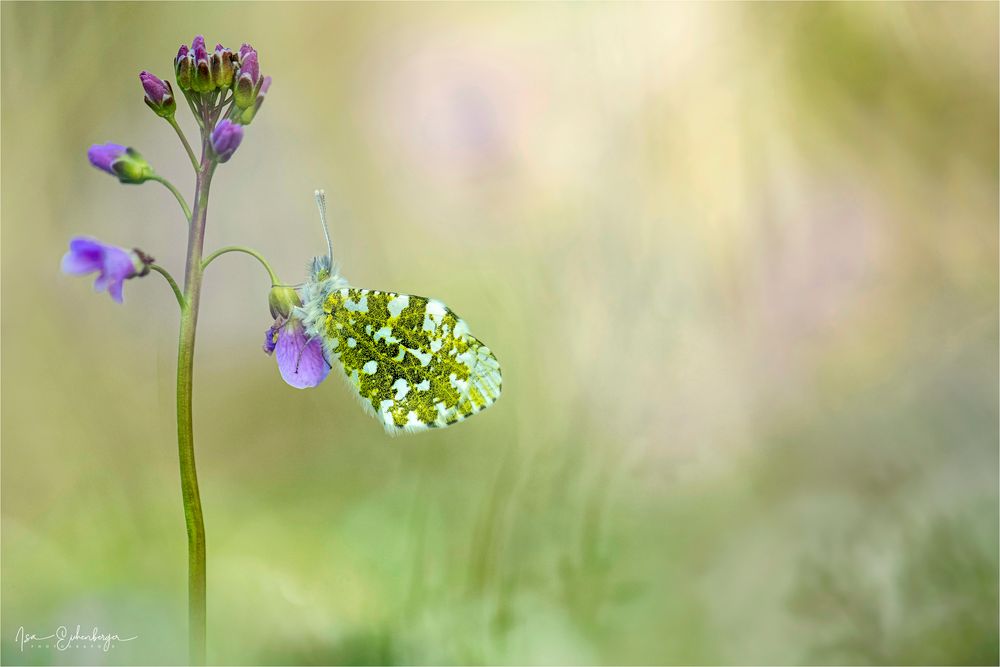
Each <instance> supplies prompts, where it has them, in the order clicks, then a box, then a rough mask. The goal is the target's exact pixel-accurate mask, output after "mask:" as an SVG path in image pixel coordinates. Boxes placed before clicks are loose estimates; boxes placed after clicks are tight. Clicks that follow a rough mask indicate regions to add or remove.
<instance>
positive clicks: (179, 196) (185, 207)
mask: <svg viewBox="0 0 1000 667" xmlns="http://www.w3.org/2000/svg"><path fill="white" fill-rule="evenodd" d="M149 180H151V181H156V182H157V183H162V184H163V187H165V188H166V189H167V190H170V192H171V193H173V195H174V198H175V199H176V200H177V203H178V204H180V205H181V210H182V211H184V218H185V219H186V220H187V222H188V224H189V225H190V224H191V209H190V208H188V205H187V202H186V201H184V196H183V195H182V194H181V193H180V192H179V191H178V190H177V188H175V187H174V184H173V183H171V182H170V181H168V180H167V179H165V178H163V177H162V176H160V175H159V174H153V175H152V176H150V177H149Z"/></svg>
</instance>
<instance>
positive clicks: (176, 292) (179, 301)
mask: <svg viewBox="0 0 1000 667" xmlns="http://www.w3.org/2000/svg"><path fill="white" fill-rule="evenodd" d="M149 268H150V269H151V270H153V271H156V272H157V273H159V274H160V275H161V276H163V277H164V278H166V280H167V284H169V285H170V289H172V290H173V291H174V296H175V297H177V305H178V306H180V307H181V310H184V295H183V294H182V293H181V288H180V287H178V286H177V281H176V280H174V277H173V276H172V275H170V272H169V271H167V270H166V269H165V268H163V267H162V266H160V265H159V264H150V265H149Z"/></svg>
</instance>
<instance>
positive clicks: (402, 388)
mask: <svg viewBox="0 0 1000 667" xmlns="http://www.w3.org/2000/svg"><path fill="white" fill-rule="evenodd" d="M392 388H393V389H395V390H396V400H397V401H401V400H403V399H404V398H406V395H407V394H409V393H410V383H409V382H407V381H406V380H404V379H403V378H396V381H395V382H393V383H392Z"/></svg>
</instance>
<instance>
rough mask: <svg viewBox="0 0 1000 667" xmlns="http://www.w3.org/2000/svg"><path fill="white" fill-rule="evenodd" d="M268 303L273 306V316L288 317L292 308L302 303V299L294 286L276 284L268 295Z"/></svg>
mask: <svg viewBox="0 0 1000 667" xmlns="http://www.w3.org/2000/svg"><path fill="white" fill-rule="evenodd" d="M267 305H268V306H269V307H270V308H271V317H275V318H277V317H278V316H281V317H284V318H285V319H288V317H289V316H290V315H291V314H292V309H293V308H296V307H298V306H301V305H302V299H300V298H299V294H298V292H296V291H295V290H294V289H293V288H291V287H285V286H280V285H275V286H274V287H272V288H271V292H270V293H269V294H268V295H267Z"/></svg>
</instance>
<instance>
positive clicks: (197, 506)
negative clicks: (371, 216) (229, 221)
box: [177, 133, 216, 665]
mask: <svg viewBox="0 0 1000 667" xmlns="http://www.w3.org/2000/svg"><path fill="white" fill-rule="evenodd" d="M215 166H216V165H215V162H214V161H213V160H212V159H210V157H209V151H208V136H207V133H206V136H205V137H204V138H203V141H202V158H201V164H200V165H199V168H198V178H197V182H196V185H195V204H194V211H193V212H192V216H191V226H190V230H189V232H188V250H187V265H186V269H185V271H184V304H183V306H182V307H181V321H180V333H179V335H178V341H177V454H178V457H179V461H180V472H181V496H182V498H183V502H184V523H185V526H186V527H187V536H188V631H189V633H190V634H189V638H188V642H189V648H190V660H191V664H193V665H204V664H205V645H206V594H207V589H206V567H205V565H206V561H205V520H204V517H203V515H202V510H201V494H200V492H199V490H198V471H197V468H196V467H195V458H194V422H193V417H192V389H193V385H194V382H193V380H194V344H195V333H196V331H197V327H198V307H199V305H200V303H201V282H202V280H201V279H202V275H203V269H202V264H201V262H202V259H201V256H202V250H203V248H204V244H205V222H206V219H207V216H208V194H209V190H210V188H211V185H212V176H213V174H214V173H215Z"/></svg>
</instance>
